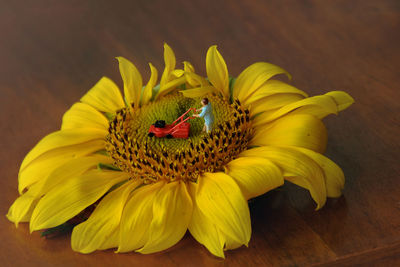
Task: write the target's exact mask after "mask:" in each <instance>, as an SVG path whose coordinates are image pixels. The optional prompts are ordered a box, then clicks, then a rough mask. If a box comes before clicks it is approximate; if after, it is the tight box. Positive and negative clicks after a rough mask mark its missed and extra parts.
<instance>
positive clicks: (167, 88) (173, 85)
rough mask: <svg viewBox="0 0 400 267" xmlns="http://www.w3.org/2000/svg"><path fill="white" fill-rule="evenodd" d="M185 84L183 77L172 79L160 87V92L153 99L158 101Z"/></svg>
mask: <svg viewBox="0 0 400 267" xmlns="http://www.w3.org/2000/svg"><path fill="white" fill-rule="evenodd" d="M185 82H186V78H185V76H182V77H180V78H177V79H173V80H171V81H170V82H168V83H166V84H165V85H164V86H163V87H160V91H158V94H157V95H156V97H155V99H159V98H160V97H163V96H165V95H166V94H169V93H171V92H173V91H175V90H178V89H180V88H178V86H180V85H182V84H184V83H185Z"/></svg>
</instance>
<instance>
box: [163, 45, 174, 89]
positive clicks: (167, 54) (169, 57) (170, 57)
mask: <svg viewBox="0 0 400 267" xmlns="http://www.w3.org/2000/svg"><path fill="white" fill-rule="evenodd" d="M164 62H165V68H164V72H163V74H162V76H161V81H160V87H161V88H162V87H164V86H165V84H167V83H168V82H169V81H170V80H169V79H170V74H171V72H172V71H173V70H174V69H175V64H176V59H175V54H174V51H172V49H171V47H169V45H167V44H166V43H164Z"/></svg>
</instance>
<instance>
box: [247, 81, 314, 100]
mask: <svg viewBox="0 0 400 267" xmlns="http://www.w3.org/2000/svg"><path fill="white" fill-rule="evenodd" d="M276 94H294V95H298V96H302V98H304V97H307V94H306V93H305V92H303V91H301V90H299V89H297V88H296V87H294V86H291V85H289V84H287V83H284V82H281V81H278V80H269V81H266V82H265V83H264V84H263V85H261V86H260V87H259V88H258V89H256V90H255V91H254V93H253V94H251V95H250V96H249V97H248V98H247V99H246V100H245V101H244V102H242V103H243V104H245V105H248V104H251V103H253V102H255V101H258V100H262V99H263V98H265V97H268V96H272V95H276Z"/></svg>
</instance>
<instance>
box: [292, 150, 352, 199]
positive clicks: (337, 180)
mask: <svg viewBox="0 0 400 267" xmlns="http://www.w3.org/2000/svg"><path fill="white" fill-rule="evenodd" d="M291 148H292V149H294V150H297V151H300V152H301V153H303V154H305V155H307V156H308V157H310V158H311V159H313V160H314V161H315V162H316V163H318V165H319V166H320V167H321V169H322V170H323V171H324V175H325V184H326V194H327V196H328V197H340V196H341V194H342V189H343V187H344V182H345V180H344V174H343V171H342V169H341V168H340V167H339V166H338V165H336V164H335V163H334V162H333V161H331V160H330V159H328V158H327V157H325V156H324V155H321V154H319V153H317V152H314V151H312V150H309V149H305V148H301V147H291Z"/></svg>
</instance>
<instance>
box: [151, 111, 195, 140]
mask: <svg viewBox="0 0 400 267" xmlns="http://www.w3.org/2000/svg"><path fill="white" fill-rule="evenodd" d="M190 111H193V112H196V109H195V108H190V109H188V110H187V111H186V112H185V113H183V114H182V115H181V116H180V117H179V118H177V119H176V120H175V121H174V122H173V123H171V124H165V121H164V120H157V121H156V122H155V123H154V124H152V125H150V129H149V133H148V136H149V137H153V136H156V137H159V138H160V137H167V138H185V139H186V138H188V137H189V132H190V123H188V122H187V120H190V119H193V118H194V116H192V117H191V116H189V117H187V118H186V119H184V117H185V116H186V115H187V114H188V113H189V112H190Z"/></svg>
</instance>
